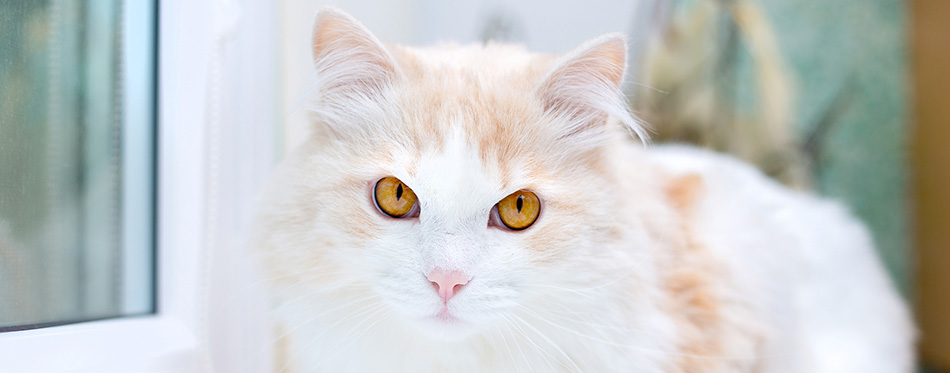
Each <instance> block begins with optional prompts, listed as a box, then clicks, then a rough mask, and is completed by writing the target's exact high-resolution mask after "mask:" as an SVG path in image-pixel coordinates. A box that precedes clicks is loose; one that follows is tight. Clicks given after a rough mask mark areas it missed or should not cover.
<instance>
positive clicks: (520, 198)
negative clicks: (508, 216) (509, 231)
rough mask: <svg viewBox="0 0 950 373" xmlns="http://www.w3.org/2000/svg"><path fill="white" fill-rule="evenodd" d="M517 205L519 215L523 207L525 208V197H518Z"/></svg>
mask: <svg viewBox="0 0 950 373" xmlns="http://www.w3.org/2000/svg"><path fill="white" fill-rule="evenodd" d="M516 204H517V205H518V213H519V214H520V213H521V207H522V206H524V196H518V202H517V203H516Z"/></svg>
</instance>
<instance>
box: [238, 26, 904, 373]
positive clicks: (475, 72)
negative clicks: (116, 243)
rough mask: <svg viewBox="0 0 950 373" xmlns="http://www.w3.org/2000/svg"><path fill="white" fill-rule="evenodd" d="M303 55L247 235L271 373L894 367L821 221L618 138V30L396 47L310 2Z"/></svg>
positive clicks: (753, 184) (899, 346)
mask: <svg viewBox="0 0 950 373" xmlns="http://www.w3.org/2000/svg"><path fill="white" fill-rule="evenodd" d="M313 53H314V63H315V69H316V73H315V77H316V78H315V80H314V84H313V87H312V88H313V91H314V95H313V96H314V97H313V98H312V101H311V104H312V108H311V109H312V114H313V117H314V119H313V122H314V123H313V134H312V135H311V137H309V139H308V140H307V141H306V142H305V143H304V144H303V145H301V146H300V147H299V148H298V149H296V150H295V151H294V152H293V153H292V154H291V155H289V156H288V158H287V159H285V160H284V161H283V162H282V164H281V165H280V166H279V167H278V169H277V171H276V172H275V175H274V177H273V180H272V182H271V183H270V185H269V187H268V191H267V192H266V194H265V195H266V197H265V199H264V201H263V203H262V205H261V208H260V212H259V214H258V215H259V216H258V219H257V223H256V233H255V238H254V240H253V244H252V246H253V247H252V250H253V252H254V253H255V254H256V255H257V256H258V257H259V259H260V260H259V265H260V267H261V269H262V270H263V271H264V273H265V277H266V281H267V283H268V285H269V288H270V289H271V290H272V296H273V306H272V311H273V324H274V341H275V350H276V352H275V354H276V358H275V360H276V363H275V367H274V370H275V371H281V372H284V371H294V372H342V371H358V372H371V371H404V372H429V371H445V372H462V371H589V372H607V371H621V372H863V373H868V372H909V371H911V369H912V367H913V365H914V357H913V344H914V338H915V332H914V328H913V324H912V321H911V318H910V316H909V312H908V310H907V308H906V306H905V305H904V303H903V301H902V300H901V298H900V296H899V295H898V293H897V292H896V290H895V288H894V286H893V285H892V284H891V283H890V281H889V279H888V277H887V276H886V274H885V271H884V269H883V267H882V265H881V264H880V263H879V262H878V260H877V259H876V257H875V254H874V249H873V244H872V242H871V239H870V237H869V235H868V232H867V231H866V229H865V228H864V227H863V225H862V224H861V223H859V222H858V221H857V220H856V219H855V218H853V217H852V216H851V215H850V214H849V213H848V212H847V211H846V210H845V209H844V208H843V207H841V206H840V205H839V204H837V203H835V202H831V201H827V200H823V199H820V198H818V197H815V196H811V195H808V194H804V193H801V192H795V191H792V190H789V189H786V188H784V187H782V186H780V185H779V184H777V183H775V182H773V181H771V180H769V179H767V178H766V177H765V176H763V175H761V174H760V173H759V172H758V171H756V170H755V169H754V168H753V167H751V166H748V165H746V164H743V163H741V162H739V161H737V160H734V159H732V158H729V157H727V156H723V155H718V154H715V153H711V152H707V151H703V150H698V149H694V148H689V147H685V146H669V145H665V146H652V145H651V146H647V145H645V143H646V142H647V141H645V140H643V141H635V139H634V138H635V137H639V138H640V139H646V131H645V128H644V126H643V125H642V124H641V123H639V122H638V121H637V120H636V119H635V118H634V117H633V116H632V115H631V114H630V110H629V109H628V108H627V106H626V102H625V99H624V98H623V96H622V94H621V91H620V88H619V87H620V84H621V82H622V81H623V79H624V74H625V69H626V55H627V50H626V42H625V39H624V37H623V36H622V35H620V34H608V35H604V36H601V37H599V38H596V39H593V40H590V41H588V42H586V43H584V44H583V45H581V46H580V47H578V48H577V49H575V50H573V51H572V52H569V53H567V54H565V55H562V56H554V55H545V54H535V53H530V52H528V51H526V50H524V49H523V48H522V47H520V46H516V45H508V44H495V43H488V44H485V45H472V46H455V45H443V46H438V47H432V48H428V49H417V48H408V47H402V46H393V45H385V44H382V43H381V42H380V41H379V40H378V39H377V38H376V37H375V36H374V35H373V34H372V33H371V32H370V31H369V30H368V29H367V28H366V27H364V26H363V25H361V24H360V23H359V22H358V21H356V20H355V19H353V18H352V17H350V16H349V15H347V14H345V13H344V12H342V11H340V10H336V9H324V10H322V11H320V12H319V13H318V15H317V18H316V24H315V28H314V38H313Z"/></svg>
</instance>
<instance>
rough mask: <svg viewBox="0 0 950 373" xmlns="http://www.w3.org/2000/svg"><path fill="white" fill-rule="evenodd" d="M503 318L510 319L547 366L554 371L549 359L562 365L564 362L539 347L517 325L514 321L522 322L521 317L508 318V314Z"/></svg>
mask: <svg viewBox="0 0 950 373" xmlns="http://www.w3.org/2000/svg"><path fill="white" fill-rule="evenodd" d="M509 316H511V317H514V315H509ZM505 318H507V319H509V320H510V321H511V325H512V326H514V328H515V330H517V331H518V333H519V334H521V336H522V337H523V338H524V340H525V341H526V342H528V343H529V344H530V345H531V346H532V347H534V351H536V352H538V353H539V356H541V357H542V358H544V361H545V363H547V364H548V367H550V368H551V371H554V370H555V369H554V365H551V360H554V361H556V362H558V364H560V365H562V366H563V365H564V364H563V363H561V362H560V361H559V360H558V359H557V358H555V357H554V356H553V355H551V354H550V353H548V352H547V351H545V350H544V349H543V348H541V346H539V345H538V344H537V343H535V342H534V340H533V339H532V338H531V337H529V336H528V333H527V332H525V331H524V329H522V328H521V325H519V324H518V323H517V322H516V321H520V322H521V323H524V320H522V319H521V318H517V320H512V319H511V318H509V317H508V316H505Z"/></svg>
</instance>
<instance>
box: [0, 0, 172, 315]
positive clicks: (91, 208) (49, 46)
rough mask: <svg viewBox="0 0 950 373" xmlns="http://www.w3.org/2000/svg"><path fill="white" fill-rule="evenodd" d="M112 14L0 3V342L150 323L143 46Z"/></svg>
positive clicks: (147, 90)
mask: <svg viewBox="0 0 950 373" xmlns="http://www.w3.org/2000/svg"><path fill="white" fill-rule="evenodd" d="M125 5H126V4H124V3H123V2H121V1H118V0H95V1H85V2H76V1H3V2H0V19H2V21H0V30H2V31H0V331H15V330H24V329H31V328H37V327H43V326H51V325H60V324H67V323H75V322H81V321H88V320H98V319H105V318H114V317H120V316H131V315H141V314H148V313H152V312H153V311H154V309H155V290H154V281H153V278H154V271H153V268H154V263H155V261H154V255H153V253H154V234H153V232H154V229H153V226H154V224H153V221H154V218H153V217H154V192H153V191H154V187H153V185H154V178H153V175H154V162H153V154H154V132H155V130H154V125H155V121H154V117H155V115H154V109H153V101H154V100H153V99H152V96H153V92H154V89H155V82H154V79H153V76H154V73H153V69H154V67H153V66H154V64H153V63H152V61H149V60H147V59H146V56H148V55H151V53H152V52H153V49H154V41H155V38H154V28H153V27H149V25H150V24H151V22H145V23H140V24H137V25H136V24H132V23H129V22H124V19H123V16H124V13H123V6H125ZM130 62H136V63H135V64H132V63H130Z"/></svg>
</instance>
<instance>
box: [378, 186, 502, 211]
mask: <svg viewBox="0 0 950 373" xmlns="http://www.w3.org/2000/svg"><path fill="white" fill-rule="evenodd" d="M401 198H402V184H399V186H397V187H396V200H397V201H398V200H399V199H401ZM519 202H520V201H519ZM519 210H520V208H519Z"/></svg>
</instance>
